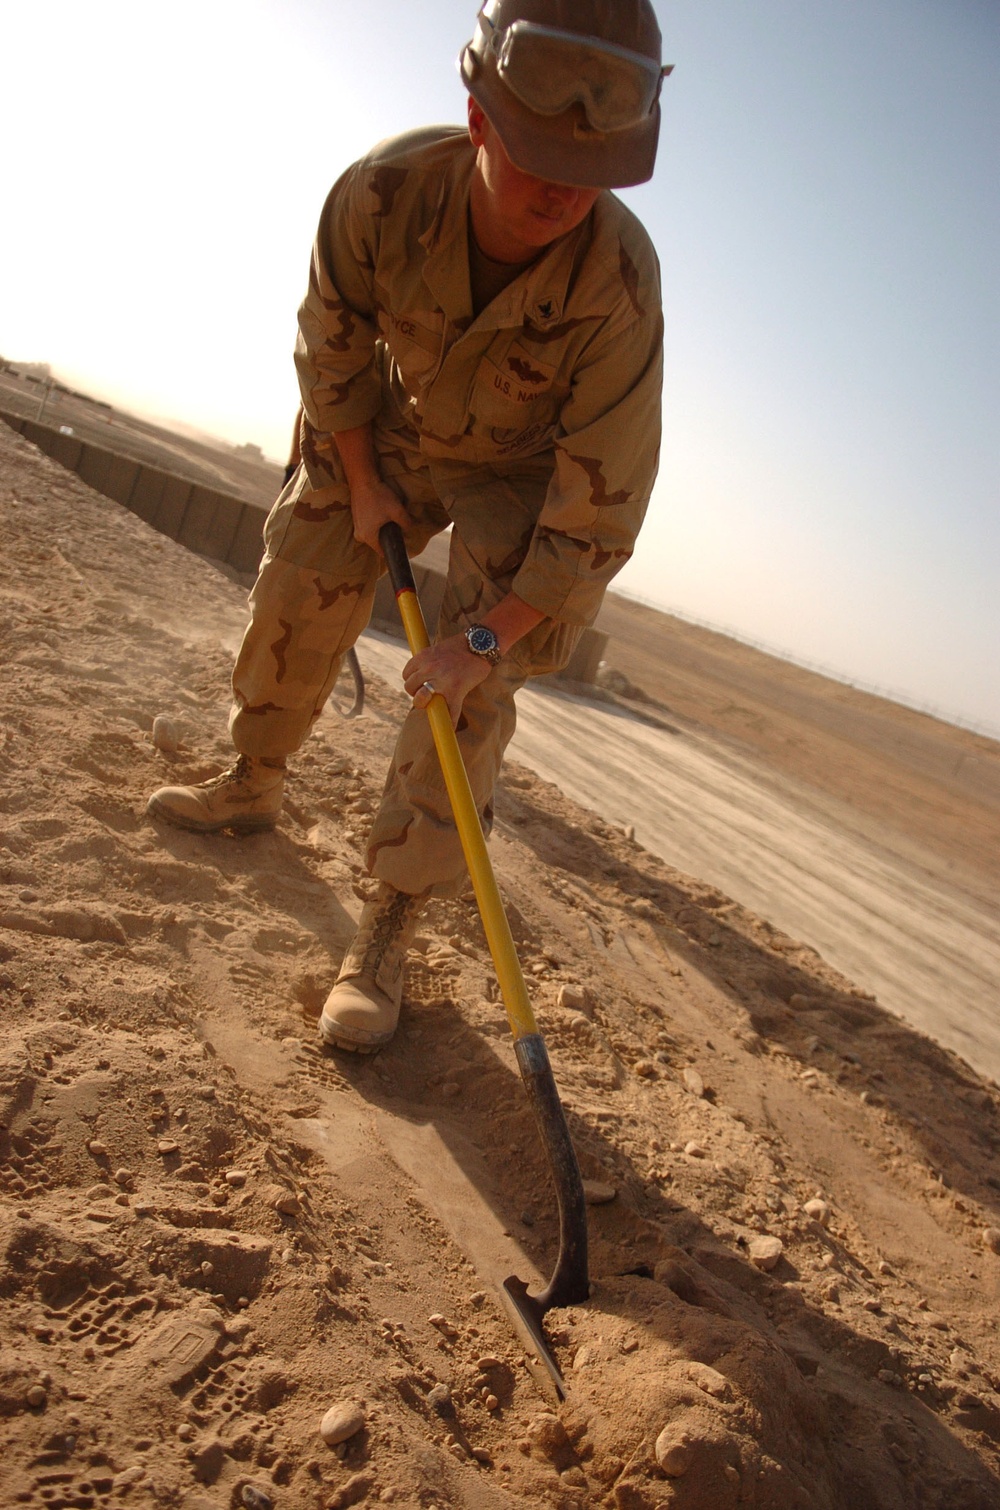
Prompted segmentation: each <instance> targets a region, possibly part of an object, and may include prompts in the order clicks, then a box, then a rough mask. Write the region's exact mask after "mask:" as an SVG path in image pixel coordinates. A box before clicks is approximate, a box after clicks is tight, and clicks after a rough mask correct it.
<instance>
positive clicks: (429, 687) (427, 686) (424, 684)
mask: <svg viewBox="0 0 1000 1510" xmlns="http://www.w3.org/2000/svg"><path fill="white" fill-rule="evenodd" d="M420 690H421V692H423V691H425V690H426V691H427V692H429V693H430V695H431V697H433V696H434V692H435V688H434V686H433V685H432V683H430V682H421V684H420Z"/></svg>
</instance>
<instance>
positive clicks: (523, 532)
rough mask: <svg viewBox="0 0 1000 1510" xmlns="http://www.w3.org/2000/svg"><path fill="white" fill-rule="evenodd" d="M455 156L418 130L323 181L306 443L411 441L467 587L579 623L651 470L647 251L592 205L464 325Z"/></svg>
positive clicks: (652, 383) (460, 139) (588, 614)
mask: <svg viewBox="0 0 1000 1510" xmlns="http://www.w3.org/2000/svg"><path fill="white" fill-rule="evenodd" d="M474 163H475V152H474V149H473V147H472V145H471V143H470V141H469V139H468V136H467V134H466V133H465V132H464V131H460V130H458V129H457V128H449V127H432V128H428V129H426V130H424V131H418V132H413V133H410V134H408V135H406V136H402V137H397V138H395V139H394V140H391V141H388V142H385V143H382V144H381V145H380V146H378V147H376V148H375V149H374V150H373V151H372V152H371V153H370V154H369V155H368V156H367V157H365V158H363V159H362V160H361V161H360V162H358V163H356V164H355V165H354V166H353V167H351V168H350V169H349V170H348V171H347V172H346V173H345V174H344V175H343V177H342V178H340V179H339V181H338V182H337V183H336V184H335V185H334V187H333V189H332V191H331V193H330V195H329V197H328V199H327V202H326V205H325V207H324V210H323V215H322V219H321V222H320V227H319V232H318V235H317V239H316V244H315V247H314V251H313V259H312V266H311V274H310V281H309V290H308V293H307V295H306V298H305V300H304V302H303V304H302V308H301V310H300V313H299V330H300V335H299V341H298V345H297V350H296V365H297V367H298V370H299V380H300V387H301V391H302V399H303V405H304V410H305V416H306V421H307V424H308V425H309V426H310V427H311V428H312V430H313V432H314V434H313V440H314V443H316V444H317V445H318V447H319V448H320V449H321V450H322V448H323V442H324V438H325V437H328V436H329V435H330V434H331V433H335V432H337V431H338V430H345V429H351V428H353V427H355V426H358V425H361V424H364V423H367V422H369V421H374V422H375V433H376V440H377V442H378V443H379V444H380V445H384V444H386V443H387V437H386V432H388V433H389V441H388V443H392V444H396V443H402V444H404V445H406V446H407V447H410V448H412V449H413V454H414V455H415V456H416V457H417V464H418V465H421V466H425V467H426V468H428V469H429V470H430V473H431V477H432V480H433V484H434V487H435V489H436V491H437V495H438V497H439V498H440V499H441V502H442V503H443V505H444V507H445V509H446V510H447V512H448V514H449V515H450V517H451V518H452V519H453V520H454V522H455V527H456V528H457V529H458V530H459V533H460V534H461V536H462V539H463V541H464V542H465V544H466V545H467V546H468V547H469V549H470V550H471V551H472V553H473V555H474V556H476V557H477V559H478V560H479V561H480V562H481V563H482V564H483V569H484V570H486V571H487V574H488V575H490V576H491V577H493V578H495V579H498V580H503V582H504V585H505V589H509V588H512V589H513V590H514V591H515V592H516V593H517V594H518V595H519V596H520V597H521V598H523V599H524V601H525V602H527V603H529V604H531V605H532V606H533V607H535V608H537V609H538V610H539V611H541V612H542V613H544V614H546V615H547V616H548V617H550V618H557V619H562V620H564V621H565V622H568V623H575V624H587V623H590V622H592V621H593V619H594V617H595V615H596V613H597V610H598V608H599V606H600V602H601V598H602V597H603V593H604V589H605V587H606V586H607V584H608V582H609V581H610V580H611V578H612V577H613V576H614V574H615V572H616V571H618V570H619V568H620V567H621V566H622V565H624V563H625V561H627V560H628V558H629V556H630V555H631V554H632V549H633V546H634V542H635V537H636V535H637V533H638V530H639V526H640V524H641V523H642V519H643V515H644V513H645V509H646V505H647V503H648V501H649V494H650V490H651V488H652V485H653V480H654V478H655V476H656V467H657V460H658V453H659V439H660V389H661V381H662V339H663V321H662V315H661V310H660V288H659V267H658V264H657V260H656V254H655V252H654V251H653V247H652V244H651V242H650V240H649V237H648V236H647V234H646V232H645V230H644V229H643V227H642V225H641V224H640V223H639V221H638V220H637V219H636V217H635V216H634V215H633V214H632V213H631V212H630V211H629V210H628V209H626V207H625V206H624V205H623V204H622V203H621V202H620V201H619V200H618V199H616V198H615V197H614V195H612V194H610V193H608V192H606V191H605V192H602V193H601V194H600V196H599V197H598V199H597V202H596V203H595V205H594V208H593V210H592V211H591V213H590V215H589V216H588V217H587V219H586V220H585V221H584V222H583V224H582V225H581V226H579V227H578V228H577V229H576V230H575V231H573V232H572V233H571V234H570V235H568V236H565V237H562V238H561V239H560V240H559V241H557V242H555V243H554V244H553V245H552V246H550V247H548V248H546V249H545V251H544V252H543V253H542V255H541V256H540V257H539V258H538V259H537V260H536V261H535V262H534V263H533V264H532V265H531V266H530V267H529V268H528V269H527V270H526V271H525V272H523V273H521V274H520V275H519V276H518V277H517V278H516V279H515V281H514V282H513V283H511V284H510V285H508V287H507V288H506V289H505V290H504V291H503V292H502V293H501V294H500V295H499V296H498V297H497V298H496V299H494V300H493V302H492V303H491V304H489V305H488V306H487V307H486V309H484V310H483V311H482V312H481V314H480V315H479V316H478V318H473V312H472V298H471V292H470V285H469V256H468V241H467V236H468V229H467V227H468V203H469V186H470V182H471V178H472V172H473V167H474ZM326 446H327V448H329V446H330V442H329V440H326Z"/></svg>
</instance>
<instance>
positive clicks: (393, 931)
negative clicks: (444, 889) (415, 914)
mask: <svg viewBox="0 0 1000 1510" xmlns="http://www.w3.org/2000/svg"><path fill="white" fill-rule="evenodd" d="M414 901H415V898H414V897H411V896H409V895H408V894H407V893H406V892H405V891H399V892H397V893H396V895H395V896H394V897H393V899H392V901H391V902H389V903H388V905H387V906H386V907H385V908H384V909H383V910H382V911H381V912H380V913H379V915H378V917H377V918H376V919H375V922H374V925H373V927H372V935H371V938H370V940H369V941H368V943H367V945H366V946H365V952H364V955H363V957H362V960H361V969H362V971H365V972H368V971H370V972H371V974H372V975H377V974H378V972H379V970H380V969H381V968H382V962H383V960H384V959H385V957H386V955H387V954H388V953H389V950H390V949H391V948H392V946H393V944H395V943H396V942H397V940H398V938H399V935H400V934H401V933H402V932H403V929H404V928H405V926H406V922H407V913H408V912H409V909H410V907H411V905H412V904H413V902H414Z"/></svg>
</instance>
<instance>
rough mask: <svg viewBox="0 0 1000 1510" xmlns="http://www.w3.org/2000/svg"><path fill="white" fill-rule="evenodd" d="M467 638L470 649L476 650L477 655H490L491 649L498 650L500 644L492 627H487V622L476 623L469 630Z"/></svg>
mask: <svg viewBox="0 0 1000 1510" xmlns="http://www.w3.org/2000/svg"><path fill="white" fill-rule="evenodd" d="M466 638H467V640H468V642H469V649H470V650H474V651H475V653H476V655H489V653H490V651H491V650H496V649H497V647H498V644H499V641H498V640H497V637H496V635H495V634H494V633H493V631H492V629H487V628H486V625H485V624H476V625H474V627H473V628H472V629H470V630H469V632H468V634H467V635H466Z"/></svg>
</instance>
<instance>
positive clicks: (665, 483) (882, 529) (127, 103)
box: [0, 0, 1000, 733]
mask: <svg viewBox="0 0 1000 1510" xmlns="http://www.w3.org/2000/svg"><path fill="white" fill-rule="evenodd" d="M655 3H656V6H657V13H658V15H659V18H660V24H661V28H662V31H663V35H664V49H665V57H666V58H667V59H669V60H670V61H672V62H674V63H675V65H676V68H675V72H674V74H673V76H672V77H671V78H670V79H669V80H668V82H667V84H666V86H665V88H664V96H663V104H664V128H663V134H662V137H661V146H660V159H659V165H658V169H657V174H656V177H655V179H654V181H653V183H652V184H650V185H647V186H645V187H643V188H642V189H639V190H634V191H629V192H627V193H626V194H625V195H624V196H623V197H625V198H627V199H628V201H629V203H630V204H632V205H633V207H634V208H635V209H636V210H637V211H638V213H639V214H640V215H641V216H642V218H643V219H644V221H645V223H646V225H647V227H648V229H649V231H650V233H651V235H652V237H653V240H654V242H655V244H656V247H657V250H658V252H659V255H660V259H661V263H662V267H663V281H664V299H665V308H666V329H667V336H666V373H667V377H666V386H665V391H664V420H665V432H664V434H665V439H664V450H663V458H662V466H661V472H660V477H659V480H658V483H657V487H656V491H655V494H654V498H653V503H652V506H651V509H650V514H649V517H648V520H647V524H646V526H645V529H644V531H643V534H642V536H641V537H640V542H639V548H638V551H637V553H636V557H635V559H634V560H633V561H632V562H631V563H630V564H629V565H628V566H627V567H626V569H625V571H624V572H623V574H622V575H621V577H620V578H619V579H618V585H620V586H621V587H622V588H623V589H624V590H626V591H629V592H631V593H633V594H635V595H636V596H638V597H642V598H645V599H647V600H649V601H651V602H654V603H656V604H659V605H661V606H664V607H668V608H674V609H677V610H678V611H680V612H681V613H684V614H687V615H689V616H691V617H694V618H699V619H702V620H705V621H708V622H709V623H712V624H715V625H718V626H721V627H729V628H731V629H733V630H735V631H736V632H737V633H739V634H741V635H742V636H744V637H745V638H750V639H755V640H758V641H762V642H764V643H766V644H767V645H769V646H771V647H774V648H776V649H778V650H780V651H783V652H786V653H788V654H790V655H792V656H794V657H795V658H797V659H801V660H806V661H813V662H817V663H820V664H822V665H824V666H826V667H828V668H830V669H832V670H834V671H836V672H839V673H843V674H845V675H848V676H850V677H852V678H854V679H856V680H857V681H859V682H861V683H863V684H874V685H877V686H880V687H883V688H886V689H888V690H890V691H893V692H895V693H896V694H898V695H900V696H902V697H904V698H906V699H909V700H913V701H917V702H927V703H929V704H931V705H933V706H935V707H937V708H938V709H940V710H941V711H942V712H944V713H945V714H946V715H954V716H957V717H960V718H963V719H965V720H968V721H971V722H973V723H975V724H977V725H979V726H981V727H985V728H987V729H989V730H990V731H991V732H994V733H1000V611H998V606H997V605H998V602H1000V525H998V492H1000V489H998V482H1000V466H998V458H1000V402H998V400H1000V295H998V276H997V268H998V266H1000V175H998V168H1000V87H998V84H997V79H998V74H1000V6H998V4H997V3H996V0H655ZM474 14H475V5H474V4H471V5H470V4H468V3H466V0H424V3H423V4H421V5H414V4H413V3H412V0H405V3H404V0H379V3H377V4H370V5H365V6H360V5H358V4H357V3H356V0H239V3H234V0H198V3H197V4H194V3H189V0H173V3H171V4H170V5H164V4H160V3H157V0H142V3H136V0H127V3H114V0H91V3H89V4H81V3H79V0H57V3H46V0H32V4H30V5H26V4H24V0H17V3H13V0H0V36H2V38H3V46H2V54H0V101H2V109H3V120H4V124H5V132H4V137H5V144H6V146H5V151H4V166H3V176H2V194H3V199H2V205H3V208H2V210H0V217H2V234H0V353H2V354H3V355H4V356H7V357H13V358H15V359H21V360H37V361H49V362H51V363H52V364H53V366H54V367H55V369H56V370H57V371H58V372H59V373H60V375H64V376H66V377H68V378H69V379H71V380H72V381H74V382H76V383H79V384H80V385H81V386H87V387H89V388H91V389H92V390H95V391H100V392H102V393H104V394H106V395H107V396H108V397H111V398H113V399H114V400H115V401H117V402H120V403H122V404H125V405H127V406H131V407H133V408H136V409H139V410H141V411H143V412H146V413H153V414H158V415H162V416H170V417H175V418H178V419H183V420H186V421H188V422H190V423H192V424H196V425H199V426H201V427H202V428H204V429H205V430H208V431H210V432H212V433H215V434H218V435H222V436H226V437H228V438H230V439H232V440H235V441H242V440H254V441H257V442H258V443H259V444H261V445H263V447H264V448H265V450H266V451H268V452H269V453H270V454H272V455H274V456H275V457H280V458H282V459H283V456H284V452H285V448H286V445H287V437H288V431H289V427H290V423H291V419H292V416H293V414H294V410H295V405H296V389H295V377H294V371H293V367H292V361H291V349H292V345H293V341H294V331H295V311H296V308H297V305H298V302H299V299H300V297H301V294H302V292H303V289H304V285H305V276H306V269H307V263H308V256H309V247H310V242H311V239H312V234H313V231H314V228H315V224H316V220H317V217H318V214H319V210H320V207H321V205H322V202H323V199H324V197H325V195H326V191H327V189H328V188H329V186H330V184H331V183H332V182H333V180H334V178H335V177H336V176H337V175H338V173H339V172H340V170H341V169H342V168H343V167H344V166H346V164H347V163H348V162H350V161H351V160H352V159H353V158H354V157H355V156H357V155H358V154H359V153H360V152H362V151H364V150H365V149H366V148H367V147H368V146H370V145H371V144H372V143H373V142H374V141H376V140H378V139H379V138H380V137H384V136H388V135H391V134H392V133H394V132H396V131H400V130H405V129H406V128H408V127H410V126H413V125H419V124H425V123H427V122H429V121H460V120H462V119H463V118H464V108H465V107H464V91H463V90H462V87H461V84H460V81H459V78H458V74H457V71H456V69H455V61H454V60H455V57H456V56H457V54H458V52H459V50H460V47H461V45H462V44H463V43H464V42H465V41H466V40H467V39H468V37H469V35H470V34H471V30H472V25H473V21H474Z"/></svg>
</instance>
